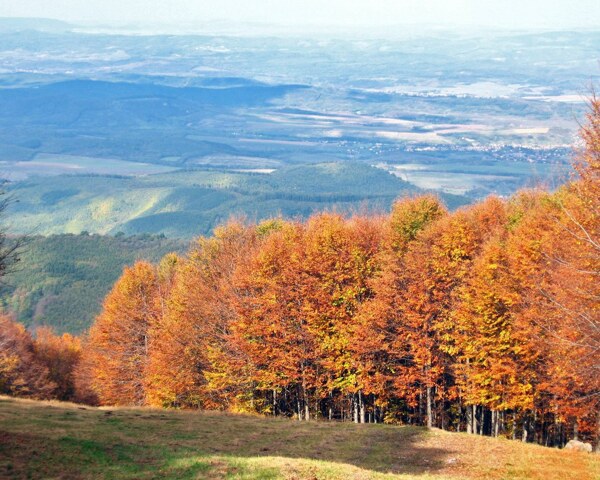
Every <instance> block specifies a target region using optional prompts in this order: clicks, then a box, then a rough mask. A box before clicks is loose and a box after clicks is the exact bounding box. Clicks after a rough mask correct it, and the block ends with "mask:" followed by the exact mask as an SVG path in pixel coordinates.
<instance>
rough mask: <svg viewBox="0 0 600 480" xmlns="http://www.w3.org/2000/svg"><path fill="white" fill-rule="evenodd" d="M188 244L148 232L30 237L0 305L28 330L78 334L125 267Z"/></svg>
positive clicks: (0, 291) (5, 282)
mask: <svg viewBox="0 0 600 480" xmlns="http://www.w3.org/2000/svg"><path fill="white" fill-rule="evenodd" d="M187 246H188V245H187V242H186V241H183V240H174V239H168V238H164V237H160V236H151V235H138V236H132V237H125V236H120V237H110V236H100V235H85V234H84V235H53V236H50V237H33V238H31V239H29V240H28V241H27V243H26V245H25V247H24V249H23V253H22V255H21V261H20V262H19V264H18V265H17V269H16V271H15V272H13V273H11V274H9V275H8V276H7V277H6V278H3V279H2V284H0V307H4V308H5V309H6V310H8V311H10V312H13V313H15V314H16V316H17V318H18V320H19V321H20V322H22V323H23V324H25V326H27V327H28V328H35V327H36V326H38V325H47V326H51V327H53V328H54V329H55V330H56V331H57V332H60V333H62V332H70V333H80V332H82V331H83V330H86V329H87V328H88V327H89V326H90V325H91V323H92V320H93V319H94V317H95V316H96V315H97V314H98V313H99V312H100V307H101V303H102V300H103V299H104V297H105V296H106V294H107V293H108V292H109V290H110V289H111V288H112V286H113V284H114V283H115V281H116V280H117V278H119V276H120V275H121V272H122V271H123V267H124V266H125V265H131V264H133V263H134V262H135V261H136V260H139V259H143V260H149V261H152V262H156V261H158V260H160V258H162V257H163V255H165V254H166V253H169V252H182V251H184V250H185V249H186V248H187Z"/></svg>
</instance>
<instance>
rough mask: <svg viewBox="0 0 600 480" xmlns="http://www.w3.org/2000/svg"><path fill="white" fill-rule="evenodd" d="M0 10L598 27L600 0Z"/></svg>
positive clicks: (13, 2) (104, 17) (181, 2)
mask: <svg viewBox="0 0 600 480" xmlns="http://www.w3.org/2000/svg"><path fill="white" fill-rule="evenodd" d="M0 16H6V17H48V18H56V19H61V20H67V21H71V22H84V23H97V24H105V25H123V24H130V23H135V24H163V25H168V24H178V23H184V24H191V23H194V22H205V21H210V20H216V19H220V20H227V21H231V22H233V23H240V22H260V23H268V24H287V25H293V26H303V25H314V26H319V25H321V26H322V25H338V26H339V25H344V26H347V27H350V28H355V27H360V26H374V25H378V24H381V25H390V24H415V23H416V24H435V25H441V26H456V27H461V26H496V27H499V28H514V29H527V28H573V27H585V28H590V27H592V28H593V27H600V1H599V0H0Z"/></svg>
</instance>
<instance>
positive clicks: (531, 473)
mask: <svg viewBox="0 0 600 480" xmlns="http://www.w3.org/2000/svg"><path fill="white" fill-rule="evenodd" d="M599 475H600V457H598V456H597V455H590V454H582V453H574V452H567V451H559V450H553V449H549V448H544V447H540V446H537V445H530V444H522V443H520V442H516V441H509V440H498V439H491V438H484V437H477V436H473V435H466V434H456V433H447V432H442V431H438V430H433V431H427V430H425V429H423V428H416V427H398V426H389V425H354V424H340V423H327V422H317V423H315V422H312V423H309V424H307V423H299V422H295V421H290V420H285V419H266V418H259V417H252V416H243V415H232V414H222V413H214V412H177V411H161V410H149V409H106V408H105V409H96V408H90V407H82V406H77V405H73V404H63V403H57V402H35V401H27V400H16V399H11V398H8V397H0V478H6V479H26V478H33V479H39V478H45V479H54V478H56V479H58V478H60V479H91V478H94V479H95V478H102V479H152V478H156V479H158V478H161V479H162V478H176V479H199V478H207V479H219V478H226V479H311V480H315V479H325V480H327V479H340V480H341V479H364V480H366V479H404V480H410V479H413V480H426V479H438V480H442V479H446V480H451V479H461V480H464V479H515V480H519V479H538V480H555V479H556V480H558V479H561V480H569V479H573V480H575V479H577V480H593V479H595V478H599Z"/></svg>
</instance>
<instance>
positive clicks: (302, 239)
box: [74, 101, 600, 446]
mask: <svg viewBox="0 0 600 480" xmlns="http://www.w3.org/2000/svg"><path fill="white" fill-rule="evenodd" d="M582 136H583V139H584V141H585V144H586V148H585V150H584V151H582V152H581V153H580V155H579V156H578V157H577V160H576V162H575V164H574V167H575V169H576V171H577V177H576V178H574V179H573V180H572V181H570V182H568V183H567V184H566V185H564V186H563V187H562V188H560V189H559V190H558V191H556V192H554V193H548V192H543V191H523V192H520V193H518V194H517V195H515V196H513V197H512V198H510V199H508V200H503V199H500V198H494V197H490V198H488V199H487V200H485V201H483V202H481V203H479V204H476V205H473V206H470V207H466V208H462V209H460V210H458V211H456V212H453V213H450V212H448V211H447V210H446V209H445V207H444V206H443V204H442V203H441V202H440V201H439V200H438V199H437V198H436V197H434V196H421V197H413V198H405V199H402V200H399V201H398V202H396V203H395V204H394V206H393V208H392V210H391V213H390V214H389V215H381V216H373V215H355V216H351V217H344V216H342V215H338V214H335V213H321V214H316V215H313V216H312V217H311V218H309V219H308V220H307V221H306V222H299V221H288V220H282V219H274V220H270V221H265V222H262V223H260V224H258V225H249V224H246V223H244V222H241V221H231V222H229V223H228V224H226V225H224V226H222V227H220V228H218V229H216V231H215V234H214V236H213V237H212V238H200V239H198V240H197V241H196V242H195V243H194V244H193V245H192V247H191V249H190V250H189V252H188V253H187V255H185V256H177V255H174V254H171V255H167V256H165V257H164V258H163V260H162V261H161V262H160V263H159V264H158V265H152V264H150V263H146V262H138V263H136V264H135V265H133V266H132V267H131V268H126V269H125V271H124V273H123V275H122V277H121V278H120V279H119V280H118V281H117V283H116V284H115V286H114V287H113V289H112V291H111V292H110V294H109V295H108V296H107V297H106V299H105V302H104V306H103V311H102V313H101V314H100V315H99V316H98V317H97V319H96V322H95V323H94V325H93V326H92V328H91V329H90V331H89V334H88V336H87V337H86V338H85V339H84V340H83V348H82V349H81V359H80V361H79V363H78V365H77V367H76V369H75V375H74V378H75V380H74V381H75V385H76V391H75V397H76V398H77V396H79V398H85V399H87V400H88V401H95V402H98V403H100V404H109V405H150V406H159V407H167V408H205V409H223V410H229V411H243V412H258V413H262V414H269V415H283V416H289V417H296V418H298V419H299V420H309V419H331V420H333V419H336V420H345V421H354V422H398V423H404V424H416V425H427V426H435V427H439V428H443V429H449V430H455V431H467V432H469V433H473V434H485V435H493V436H498V435H504V436H507V437H511V438H519V439H521V440H523V441H534V442H538V443H540V444H544V445H552V446H561V445H564V444H565V442H566V441H567V440H568V439H570V438H574V437H579V438H584V439H589V440H592V441H594V442H596V444H598V435H599V432H600V408H599V405H600V318H599V316H600V301H599V299H600V282H599V281H598V277H599V275H600V178H599V175H600V102H598V101H593V102H592V112H591V114H590V115H589V123H588V124H587V126H586V127H584V128H583V130H582Z"/></svg>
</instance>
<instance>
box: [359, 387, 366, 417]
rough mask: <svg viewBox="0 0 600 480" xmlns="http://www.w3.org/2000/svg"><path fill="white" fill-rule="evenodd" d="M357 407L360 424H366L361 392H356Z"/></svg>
mask: <svg viewBox="0 0 600 480" xmlns="http://www.w3.org/2000/svg"><path fill="white" fill-rule="evenodd" d="M358 405H359V407H360V423H366V411H365V401H364V398H363V394H362V390H359V391H358Z"/></svg>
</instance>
